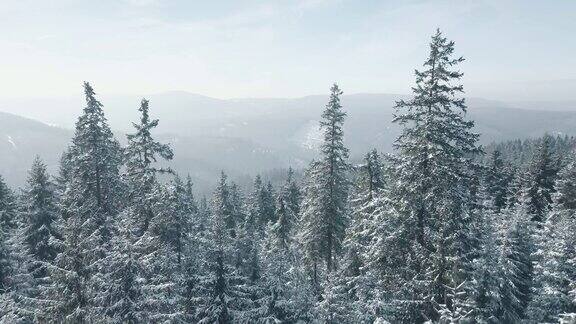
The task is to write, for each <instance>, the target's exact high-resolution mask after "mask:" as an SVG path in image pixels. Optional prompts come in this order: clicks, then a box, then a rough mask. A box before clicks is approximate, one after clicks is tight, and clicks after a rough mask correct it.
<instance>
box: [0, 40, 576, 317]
mask: <svg viewBox="0 0 576 324" xmlns="http://www.w3.org/2000/svg"><path fill="white" fill-rule="evenodd" d="M454 51H455V46H454V43H453V42H451V41H449V40H447V39H446V38H445V37H444V36H443V35H442V33H441V32H440V31H437V32H436V33H435V34H434V35H433V36H432V38H431V42H430V46H429V56H428V58H427V59H426V61H425V62H424V65H423V66H422V68H421V69H419V70H417V71H416V72H415V77H416V80H415V85H414V87H413V96H411V97H410V98H409V99H403V100H400V101H398V102H397V103H396V107H395V113H394V116H393V121H394V123H395V124H397V125H399V126H400V128H401V130H402V131H401V132H400V134H399V136H398V137H397V138H396V139H395V142H394V143H395V145H394V146H395V151H394V153H393V154H388V155H382V154H380V153H378V152H377V151H376V150H370V151H369V152H366V154H365V157H364V160H363V161H362V163H360V164H356V163H354V164H353V163H351V162H350V161H349V148H348V147H346V145H345V142H344V137H345V136H346V134H345V133H344V128H343V126H344V124H345V122H346V118H347V113H346V107H343V105H342V104H341V101H340V97H341V95H342V93H343V92H342V90H341V89H340V87H339V86H338V85H337V84H334V85H333V86H332V87H331V88H330V97H329V101H328V102H327V104H326V106H325V109H324V111H323V113H322V115H321V122H320V129H321V131H322V142H321V146H320V148H319V156H318V157H317V159H315V160H314V161H312V162H311V163H310V164H309V166H308V167H307V168H306V169H305V170H302V172H295V171H294V170H292V169H290V170H288V172H287V173H286V174H285V176H284V179H283V181H282V184H281V185H273V184H272V183H271V182H269V181H267V180H266V179H265V178H263V177H260V176H257V177H255V179H254V181H253V186H252V188H251V190H249V191H246V192H245V191H243V190H242V189H241V188H240V187H239V186H238V185H237V184H235V183H234V182H232V181H230V180H229V178H228V177H227V175H226V173H225V170H224V171H222V173H221V175H220V177H219V178H218V179H214V183H215V184H216V189H215V190H214V192H213V194H212V195H211V196H208V197H198V196H197V195H195V190H194V186H193V183H192V180H191V178H190V177H189V176H182V175H179V174H177V173H176V172H174V171H173V170H172V169H171V168H169V167H161V165H162V166H165V165H169V162H170V160H171V159H172V158H173V156H174V154H178V152H173V150H172V148H171V147H170V146H169V145H167V144H165V143H162V142H161V141H158V140H157V139H156V138H155V133H154V132H155V128H156V127H157V126H158V124H159V123H161V121H159V120H158V119H154V118H153V116H154V103H153V102H149V101H148V100H145V99H143V100H142V102H141V103H140V108H139V109H138V112H139V115H140V118H139V119H138V120H136V121H135V122H134V123H133V130H132V131H131V132H130V133H129V134H128V135H127V136H126V143H127V144H126V145H124V146H122V145H121V144H120V142H119V141H118V140H117V139H116V138H115V137H114V135H113V133H112V131H111V129H110V127H109V125H108V121H107V119H106V116H105V114H104V110H103V104H102V103H101V102H100V101H99V100H98V98H97V95H96V93H95V91H94V89H93V88H92V86H91V85H90V84H89V83H84V91H85V97H86V105H85V107H84V108H83V110H82V113H81V116H80V117H79V118H78V120H77V123H76V127H75V132H74V136H73V139H72V141H71V143H70V144H69V146H68V148H67V149H66V151H65V152H63V154H62V158H61V162H60V169H59V172H58V174H56V175H50V174H48V171H47V168H46V165H45V163H44V162H43V161H42V160H41V158H40V157H38V158H37V159H36V160H35V161H34V163H33V164H32V166H31V168H30V171H29V176H28V179H27V184H26V186H25V187H24V188H22V189H21V190H20V191H18V192H16V191H13V190H11V189H10V188H9V187H8V186H7V185H6V184H5V183H4V181H3V180H2V178H0V323H386V322H390V323H424V322H428V323H456V322H458V323H460V322H461V323H515V322H523V321H525V322H528V323H541V322H563V323H574V322H575V321H576V267H575V266H576V244H575V243H576V234H575V233H576V218H575V213H576V157H575V155H574V150H573V149H574V144H575V139H574V138H571V137H553V136H550V135H544V136H543V137H541V138H535V139H523V140H516V141H506V142H497V143H493V144H490V145H487V146H486V147H481V146H480V145H479V144H478V140H479V137H480V134H477V133H475V132H474V131H473V127H474V122H473V121H472V120H469V119H468V117H467V116H468V115H467V105H466V101H465V100H464V98H463V93H464V87H463V85H462V84H461V83H460V79H461V77H462V75H463V74H462V72H461V71H460V70H459V64H460V63H461V62H462V61H463V58H461V57H459V56H455V54H454Z"/></svg>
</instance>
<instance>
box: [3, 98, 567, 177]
mask: <svg viewBox="0 0 576 324" xmlns="http://www.w3.org/2000/svg"><path fill="white" fill-rule="evenodd" d="M147 98H148V99H150V107H151V116H152V118H159V119H160V125H159V127H158V132H157V134H156V135H157V136H158V137H159V139H161V140H162V141H164V142H169V143H171V144H172V146H173V147H174V151H175V160H174V161H173V163H172V164H173V166H174V168H175V169H176V170H177V171H180V172H182V173H191V175H192V176H193V178H194V180H195V182H196V183H197V184H198V186H200V187H203V186H210V185H212V182H214V181H215V180H214V179H215V177H216V175H217V173H218V172H219V171H220V170H221V169H225V170H227V171H228V172H229V173H230V174H231V176H233V177H249V176H250V175H253V174H254V173H256V172H264V171H266V170H270V169H273V168H283V167H288V166H294V167H303V166H305V165H306V164H307V163H308V162H309V161H310V160H311V159H312V158H314V157H315V156H316V148H317V146H318V143H319V141H320V140H321V133H319V130H318V127H317V125H318V120H319V118H320V115H321V112H322V110H323V109H324V106H325V104H326V100H327V96H324V95H316V96H307V97H302V98H294V99H290V98H267V99H258V98H257V99H229V100H222V99H214V98H210V97H206V96H201V95H195V94H190V93H187V92H169V93H162V94H155V95H150V96H147ZM405 98H408V96H403V95H394V94H352V95H344V96H343V97H342V104H343V106H344V110H345V111H346V112H347V114H348V116H347V119H346V122H345V137H346V144H347V145H348V147H349V148H350V149H351V158H352V159H353V160H355V159H359V158H360V157H361V156H362V155H363V154H364V153H365V152H366V151H368V150H369V149H371V148H377V149H379V150H381V151H391V148H392V144H393V142H394V140H395V139H396V137H397V136H398V133H399V128H398V127H397V125H394V124H392V122H391V121H392V118H393V113H394V109H393V106H394V103H395V101H397V100H400V99H405ZM99 99H100V100H101V102H102V103H103V104H104V109H105V113H106V116H107V117H108V120H109V122H110V125H111V126H112V128H113V129H114V130H115V133H116V135H117V138H118V139H119V140H120V141H123V140H124V138H125V136H124V134H125V133H126V132H127V131H131V127H132V126H131V125H132V121H134V120H136V119H137V117H138V115H137V114H138V111H137V108H138V105H139V102H140V99H141V98H140V97H138V96H110V97H107V96H105V95H102V96H99ZM467 103H468V106H469V110H468V111H469V118H471V119H473V120H475V122H476V131H477V132H479V133H481V134H482V137H481V141H482V142H483V143H490V142H492V141H500V140H509V139H515V138H525V137H537V136H540V135H542V134H543V133H545V132H549V133H553V134H568V135H576V127H574V125H576V111H546V110H545V109H540V110H535V109H533V107H528V108H529V109H522V108H521V107H522V105H521V104H519V103H514V104H509V103H504V102H499V101H492V100H485V99H480V98H470V99H468V100H467ZM83 106H84V103H83V101H82V97H81V96H79V97H78V98H73V99H70V98H68V99H51V100H49V99H43V100H40V99H38V100H35V99H30V100H20V101H18V100H16V101H9V100H2V99H0V111H1V110H8V111H12V112H15V111H17V112H18V115H23V116H26V117H33V118H35V119H38V120H42V121H43V122H44V123H46V124H44V123H41V122H37V121H34V120H30V119H26V118H22V117H18V116H15V115H11V114H5V113H2V114H1V115H0V152H2V155H1V157H0V173H1V174H2V175H4V177H6V178H7V180H8V182H9V183H11V184H12V185H21V184H22V183H23V179H24V178H25V175H26V171H25V170H26V169H27V168H28V166H29V164H30V163H31V161H32V158H33V156H34V155H35V154H40V155H41V156H42V157H43V158H44V159H46V160H47V162H48V164H49V165H52V166H55V165H57V161H58V159H59V156H60V154H61V152H62V150H63V149H64V148H65V147H66V146H67V145H68V141H69V139H70V137H71V134H72V131H71V129H72V128H73V125H74V122H75V120H76V119H77V117H78V115H79V114H80V113H81V110H82V107H83ZM8 107H10V108H9V109H8ZM47 124H56V125H62V126H63V127H65V129H64V128H58V127H52V126H48V125H47ZM15 146H16V148H17V149H16V148H15ZM51 170H53V171H54V170H55V168H51Z"/></svg>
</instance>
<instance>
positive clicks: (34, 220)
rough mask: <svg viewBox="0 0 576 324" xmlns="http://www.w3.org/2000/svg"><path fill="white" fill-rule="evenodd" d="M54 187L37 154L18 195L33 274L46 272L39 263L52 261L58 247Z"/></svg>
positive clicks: (57, 221) (59, 237) (42, 275)
mask: <svg viewBox="0 0 576 324" xmlns="http://www.w3.org/2000/svg"><path fill="white" fill-rule="evenodd" d="M55 189H56V188H55V185H54V184H53V183H52V182H51V181H50V176H49V174H48V172H47V171H46V165H45V164H44V162H42V160H40V157H38V156H37V157H36V158H35V159H34V162H33V163H32V167H31V169H30V171H29V175H28V181H27V184H26V187H25V188H24V190H23V192H22V197H21V201H22V203H21V208H22V212H23V221H24V226H25V227H24V242H25V244H26V246H27V249H28V251H29V253H30V254H31V255H32V257H33V261H34V263H35V264H34V265H33V269H31V271H32V273H33V274H34V276H35V277H36V278H45V277H46V276H47V275H48V272H47V269H46V267H45V266H44V265H43V263H44V262H48V263H52V262H53V261H54V259H55V258H56V255H57V254H58V253H59V251H60V248H61V246H60V242H61V240H62V236H61V234H60V233H59V230H58V228H57V226H58V225H59V224H61V220H60V214H59V212H58V206H57V204H58V201H57V197H56V192H55Z"/></svg>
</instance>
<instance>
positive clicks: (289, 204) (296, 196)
mask: <svg viewBox="0 0 576 324" xmlns="http://www.w3.org/2000/svg"><path fill="white" fill-rule="evenodd" d="M280 196H281V197H282V200H283V201H284V205H285V207H286V208H287V209H288V210H289V212H290V213H291V214H292V215H294V217H295V219H298V218H299V217H300V204H301V203H302V193H301V192H300V188H299V187H298V184H297V183H296V180H295V179H294V170H292V168H291V167H290V168H288V173H287V175H286V182H285V183H284V186H283V187H282V189H281V190H280Z"/></svg>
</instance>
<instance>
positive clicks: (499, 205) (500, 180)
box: [484, 150, 512, 212]
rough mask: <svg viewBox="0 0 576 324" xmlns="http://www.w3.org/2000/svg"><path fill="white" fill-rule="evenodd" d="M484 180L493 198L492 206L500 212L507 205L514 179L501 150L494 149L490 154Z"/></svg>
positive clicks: (489, 194)
mask: <svg viewBox="0 0 576 324" xmlns="http://www.w3.org/2000/svg"><path fill="white" fill-rule="evenodd" d="M484 180H485V183H486V193H487V194H488V196H489V197H490V198H491V199H492V203H491V206H492V208H493V209H494V210H495V211H496V212H499V211H500V210H502V209H503V208H505V207H506V206H507V202H508V197H509V195H510V188H509V186H510V182H511V181H512V174H511V172H510V170H509V168H508V166H507V165H506V163H505V162H504V159H503V158H502V153H501V152H500V151H499V150H494V152H492V154H491V155H490V160H489V162H488V166H487V170H486V176H485V179H484Z"/></svg>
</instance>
